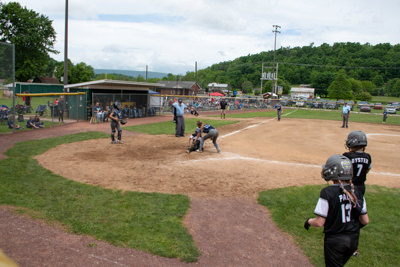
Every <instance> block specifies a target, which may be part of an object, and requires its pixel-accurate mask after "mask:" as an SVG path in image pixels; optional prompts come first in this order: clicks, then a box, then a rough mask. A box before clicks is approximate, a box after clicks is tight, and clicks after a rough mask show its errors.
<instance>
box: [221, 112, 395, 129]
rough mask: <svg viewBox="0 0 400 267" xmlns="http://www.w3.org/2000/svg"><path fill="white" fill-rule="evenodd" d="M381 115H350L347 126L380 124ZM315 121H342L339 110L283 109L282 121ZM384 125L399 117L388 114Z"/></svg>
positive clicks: (254, 114)
mask: <svg viewBox="0 0 400 267" xmlns="http://www.w3.org/2000/svg"><path fill="white" fill-rule="evenodd" d="M229 117H230V118H254V117H276V111H266V112H248V113H238V114H229ZM382 117H383V116H382V115H381V114H374V113H355V112H352V113H350V118H349V124H351V122H362V123H379V124H382ZM285 118H296V119H317V120H334V121H342V117H341V112H340V110H313V109H312V110H309V109H284V112H283V114H282V119H285ZM386 124H389V125H390V124H392V125H400V116H392V115H390V114H389V116H388V118H387V120H386Z"/></svg>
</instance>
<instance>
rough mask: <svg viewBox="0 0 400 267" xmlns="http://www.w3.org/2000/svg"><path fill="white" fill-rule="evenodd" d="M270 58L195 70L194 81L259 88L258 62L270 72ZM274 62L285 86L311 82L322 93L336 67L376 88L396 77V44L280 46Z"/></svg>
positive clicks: (399, 49)
mask: <svg viewBox="0 0 400 267" xmlns="http://www.w3.org/2000/svg"><path fill="white" fill-rule="evenodd" d="M273 60H274V51H268V52H262V53H259V54H255V55H248V56H243V57H240V58H237V59H235V60H233V61H227V62H222V63H218V64H214V65H212V66H211V67H208V68H206V69H203V70H199V71H198V81H199V83H200V85H201V86H202V87H203V88H204V87H206V86H207V84H208V83H210V82H218V83H228V84H229V85H230V86H231V88H242V85H243V83H245V84H248V83H249V82H250V83H251V84H252V85H253V87H254V88H260V78H261V68H262V63H263V62H264V66H265V69H264V72H270V71H272V70H271V69H268V68H266V66H271V65H272V62H273ZM276 62H278V63H279V69H278V70H279V83H280V84H281V85H282V86H285V87H288V86H290V84H311V86H312V87H314V88H316V89H317V91H319V92H320V93H323V91H325V93H326V89H327V88H328V86H329V85H330V84H331V82H332V81H333V80H334V79H335V75H336V74H337V73H338V71H339V70H345V73H346V75H347V78H353V79H355V80H358V81H371V82H372V83H373V84H374V85H376V87H382V86H383V84H384V83H387V82H388V81H390V80H392V79H395V78H400V44H396V45H391V44H389V43H382V44H377V45H370V44H368V43H366V44H360V43H335V44H333V45H329V44H322V45H321V46H314V45H313V44H311V45H309V46H303V47H294V48H290V47H282V48H280V49H277V50H276ZM187 76H192V73H187ZM188 78H189V77H188ZM288 84H289V85H288ZM264 85H265V87H266V88H265V89H266V90H269V88H271V87H268V86H270V85H268V83H267V82H264ZM264 91H265V90H264Z"/></svg>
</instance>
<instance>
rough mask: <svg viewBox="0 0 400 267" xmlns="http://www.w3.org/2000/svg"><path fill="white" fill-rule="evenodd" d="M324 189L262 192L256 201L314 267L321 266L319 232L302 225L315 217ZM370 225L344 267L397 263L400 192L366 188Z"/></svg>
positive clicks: (319, 187)
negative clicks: (265, 208) (266, 210)
mask: <svg viewBox="0 0 400 267" xmlns="http://www.w3.org/2000/svg"><path fill="white" fill-rule="evenodd" d="M325 186H326V185H318V186H304V187H288V188H281V189H276V190H270V191H264V192H261V193H260V194H259V198H258V201H259V203H260V204H261V205H264V206H266V207H268V209H269V211H270V212H271V216H272V219H273V220H274V221H275V223H276V224H277V225H278V227H279V228H281V229H282V230H283V231H284V232H287V233H288V234H290V235H291V236H293V237H294V240H295V242H296V243H297V244H298V245H299V246H300V247H301V249H302V250H303V251H304V253H305V254H306V255H307V256H308V257H309V258H310V259H311V261H312V263H313V264H314V265H315V266H324V253H323V233H322V230H323V229H322V228H314V227H311V228H310V230H309V231H306V230H305V229H304V228H303V224H304V221H305V220H306V219H307V218H309V217H315V215H313V211H314V208H315V205H316V203H317V201H318V198H319V192H320V190H321V189H322V188H323V187H325ZM365 198H366V200H367V208H368V215H369V218H370V224H369V225H367V226H366V227H364V228H363V229H362V230H361V235H360V243H359V250H360V256H359V257H358V258H354V257H352V258H351V259H350V260H349V262H348V264H346V266H398V264H399V262H400V253H399V251H400V240H399V236H400V223H399V221H400V210H399V209H398V207H399V205H400V189H393V188H386V187H380V186H367V190H366V195H365Z"/></svg>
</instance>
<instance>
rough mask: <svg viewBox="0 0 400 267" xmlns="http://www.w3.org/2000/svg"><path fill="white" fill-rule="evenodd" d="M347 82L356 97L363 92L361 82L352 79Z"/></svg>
mask: <svg viewBox="0 0 400 267" xmlns="http://www.w3.org/2000/svg"><path fill="white" fill-rule="evenodd" d="M348 81H349V82H350V88H351V91H352V92H353V94H354V95H357V94H359V93H362V92H363V85H362V83H361V81H359V80H356V79H354V78H350V79H348Z"/></svg>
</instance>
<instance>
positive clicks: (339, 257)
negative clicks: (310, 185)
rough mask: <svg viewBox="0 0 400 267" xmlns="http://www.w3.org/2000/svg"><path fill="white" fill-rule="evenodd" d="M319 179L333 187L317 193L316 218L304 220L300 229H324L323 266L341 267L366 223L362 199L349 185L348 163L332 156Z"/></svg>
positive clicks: (350, 169) (337, 156)
mask: <svg viewBox="0 0 400 267" xmlns="http://www.w3.org/2000/svg"><path fill="white" fill-rule="evenodd" d="M321 175H322V178H324V179H325V181H330V180H332V181H333V185H330V186H327V187H325V188H323V189H322V190H321V193H320V197H319V200H318V203H317V206H316V207H315V210H314V213H315V214H316V215H317V217H316V218H312V219H310V218H309V219H307V220H306V222H305V223H304V228H305V229H306V230H308V229H309V228H310V226H314V227H322V226H324V233H325V238H324V255H325V265H326V266H344V265H345V263H346V262H347V261H348V260H349V258H350V257H351V255H353V253H354V252H355V251H356V250H357V247H358V239H359V234H360V228H361V227H363V226H365V225H367V224H368V222H369V218H368V214H367V204H366V203H365V199H364V197H363V195H362V194H361V193H360V192H359V191H358V190H355V189H354V186H353V184H352V182H351V179H352V177H353V167H352V164H351V161H350V160H349V159H348V158H346V157H345V156H342V155H333V156H331V157H330V158H329V159H328V160H327V161H326V164H325V165H323V166H322V173H321Z"/></svg>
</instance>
